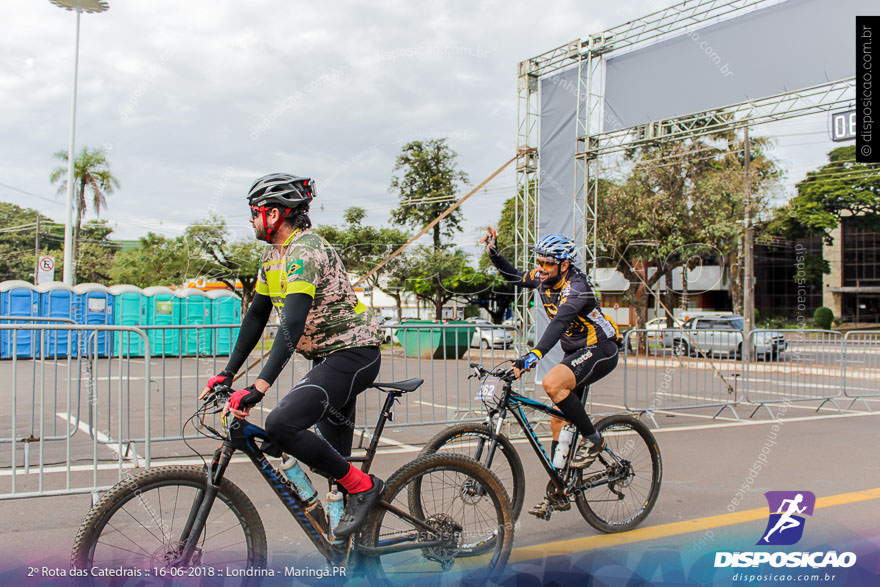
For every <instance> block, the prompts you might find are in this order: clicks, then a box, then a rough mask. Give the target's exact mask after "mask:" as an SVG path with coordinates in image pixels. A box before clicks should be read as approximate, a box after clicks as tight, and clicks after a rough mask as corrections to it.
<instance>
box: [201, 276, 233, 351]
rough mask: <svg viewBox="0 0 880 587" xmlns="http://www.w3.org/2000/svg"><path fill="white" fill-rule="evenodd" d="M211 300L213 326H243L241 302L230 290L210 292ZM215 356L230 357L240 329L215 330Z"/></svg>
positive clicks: (213, 330)
mask: <svg viewBox="0 0 880 587" xmlns="http://www.w3.org/2000/svg"><path fill="white" fill-rule="evenodd" d="M208 298H209V299H210V300H211V324H223V325H227V324H235V325H238V324H241V300H240V299H239V298H238V296H237V295H235V294H234V293H233V292H231V291H230V290H228V289H215V290H213V291H209V292H208ZM212 334H213V336H214V354H216V355H228V354H230V353H231V352H232V347H233V346H234V345H235V340H236V339H237V338H238V328H213V329H212Z"/></svg>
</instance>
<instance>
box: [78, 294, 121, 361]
mask: <svg viewBox="0 0 880 587" xmlns="http://www.w3.org/2000/svg"><path fill="white" fill-rule="evenodd" d="M73 293H74V294H76V296H77V304H76V321H77V322H79V323H80V324H90V325H93V326H97V325H103V324H113V296H112V295H111V294H110V290H109V289H107V287H106V286H104V285H101V284H100V283H81V284H79V285H77V286H75V287H74V288H73ZM91 334H92V333H91V332H90V331H88V330H86V331H82V335H81V336H80V344H79V346H80V351H81V352H83V353H84V354H85V353H88V352H91V351H92V350H93V349H95V344H97V353H98V356H99V357H106V356H108V355H109V354H110V350H111V343H112V341H113V337H112V336H110V335H111V334H112V333H110V332H107V331H103V332H97V333H96V334H95V336H96V337H97V339H98V341H97V343H95V341H94V340H90V338H91ZM90 342H91V344H89V343H90Z"/></svg>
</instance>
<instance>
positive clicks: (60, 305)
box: [36, 281, 77, 357]
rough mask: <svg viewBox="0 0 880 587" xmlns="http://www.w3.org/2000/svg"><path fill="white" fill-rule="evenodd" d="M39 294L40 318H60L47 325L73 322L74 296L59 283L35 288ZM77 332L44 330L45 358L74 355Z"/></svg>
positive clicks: (50, 283)
mask: <svg viewBox="0 0 880 587" xmlns="http://www.w3.org/2000/svg"><path fill="white" fill-rule="evenodd" d="M36 291H37V292H38V293H39V294H40V316H41V317H43V318H61V319H63V320H59V321H58V322H49V324H59V325H60V324H64V323H65V321H67V320H74V319H75V318H74V314H75V304H76V294H74V293H73V289H72V288H71V287H70V286H69V285H67V284H66V283H64V282H61V281H49V282H47V283H41V284H40V285H38V286H37V287H36ZM76 341H77V332H76V331H71V330H46V331H45V332H44V333H43V352H44V353H45V354H46V356H47V357H67V356H70V355H74V356H75V355H76Z"/></svg>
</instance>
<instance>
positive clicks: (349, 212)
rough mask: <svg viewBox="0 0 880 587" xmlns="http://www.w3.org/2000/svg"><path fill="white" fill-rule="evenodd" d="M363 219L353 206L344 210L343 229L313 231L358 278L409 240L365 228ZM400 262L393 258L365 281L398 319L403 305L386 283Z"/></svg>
mask: <svg viewBox="0 0 880 587" xmlns="http://www.w3.org/2000/svg"><path fill="white" fill-rule="evenodd" d="M366 216H367V212H366V210H364V209H363V208H359V207H357V206H353V207H351V208H348V209H346V210H345V224H344V225H343V226H341V227H336V226H326V225H321V226H318V227H316V228H315V232H317V233H318V234H320V235H321V236H322V237H324V239H325V240H327V241H328V242H329V243H331V244H332V245H333V246H334V247H335V248H336V251H337V252H338V253H339V256H340V258H341V259H342V263H343V264H344V265H345V269H346V270H347V271H349V272H350V273H354V274H355V275H359V276H360V275H365V274H366V273H367V272H369V271H370V270H371V269H373V267H375V266H376V265H378V264H379V263H380V262H382V261H383V260H385V259H386V258H388V256H389V255H390V254H391V253H393V252H394V251H396V250H397V249H398V248H399V247H400V246H401V245H403V244H404V243H406V242H407V241H408V240H409V238H410V235H409V234H408V233H407V232H405V231H403V230H400V229H398V228H386V227H375V226H369V225H365V224H364V223H363V222H364V219H365V218H366ZM401 260H402V259H401ZM401 260H398V259H393V260H392V261H391V262H390V263H387V264H386V265H385V266H384V267H382V268H381V269H380V270H378V271H376V272H375V273H374V274H373V275H371V276H370V277H369V278H368V279H367V285H368V286H369V287H372V288H377V289H379V290H380V291H382V292H384V293H386V294H387V295H389V296H390V297H391V298H392V299H394V302H395V305H396V306H397V317H398V319H400V314H401V306H402V302H403V300H402V292H401V288H400V287H399V285H394V286H390V285H389V284H388V275H390V274H391V273H393V272H394V269H395V267H396V266H397V265H398V264H399V263H400V262H401ZM371 303H372V299H371Z"/></svg>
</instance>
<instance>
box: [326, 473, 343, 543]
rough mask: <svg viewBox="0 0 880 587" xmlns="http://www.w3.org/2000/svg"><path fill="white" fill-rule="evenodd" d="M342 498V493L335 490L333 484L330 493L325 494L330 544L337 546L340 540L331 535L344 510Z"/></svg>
mask: <svg viewBox="0 0 880 587" xmlns="http://www.w3.org/2000/svg"><path fill="white" fill-rule="evenodd" d="M342 498H343V495H342V492H341V491H338V490H337V489H336V484H335V483H334V484H333V486H332V487H331V489H330V493H328V494H327V521H328V522H329V525H330V542H332V543H333V544H339V543H341V542H342V539H341V538H336V537H335V536H334V535H333V528H335V527H336V526H338V525H339V520H340V519H341V518H342V511H343V510H344V509H345V502H344V501H343V500H342Z"/></svg>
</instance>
